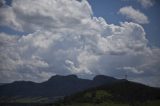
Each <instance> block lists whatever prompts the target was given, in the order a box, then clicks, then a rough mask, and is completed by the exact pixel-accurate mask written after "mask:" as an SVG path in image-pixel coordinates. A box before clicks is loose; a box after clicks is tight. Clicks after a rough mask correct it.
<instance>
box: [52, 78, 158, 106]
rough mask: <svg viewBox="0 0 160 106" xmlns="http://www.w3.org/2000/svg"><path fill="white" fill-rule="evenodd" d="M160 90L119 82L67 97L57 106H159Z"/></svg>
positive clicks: (125, 81)
mask: <svg viewBox="0 0 160 106" xmlns="http://www.w3.org/2000/svg"><path fill="white" fill-rule="evenodd" d="M159 105H160V89H159V88H153V87H149V86H145V85H143V84H139V83H135V82H130V81H127V80H119V81H117V82H113V83H110V84H105V85H103V86H99V87H95V88H91V89H88V90H85V91H83V92H79V93H77V94H74V95H71V96H67V97H65V98H64V99H63V100H61V101H58V102H57V103H56V104H55V106H159Z"/></svg>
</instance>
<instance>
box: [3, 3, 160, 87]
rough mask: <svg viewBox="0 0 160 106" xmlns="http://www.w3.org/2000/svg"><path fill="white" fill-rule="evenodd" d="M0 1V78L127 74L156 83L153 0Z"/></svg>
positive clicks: (158, 24)
mask: <svg viewBox="0 0 160 106" xmlns="http://www.w3.org/2000/svg"><path fill="white" fill-rule="evenodd" d="M0 3H1V7H0V44H1V45H0V82H12V81H15V80H30V81H35V82H42V81H44V80H47V79H48V78H49V77H51V76H53V75H57V74H60V75H68V74H76V75H78V76H79V77H82V78H91V77H93V76H95V75H98V74H103V75H109V76H113V77H116V78H124V75H125V74H126V73H128V76H129V80H132V81H138V82H142V83H145V84H149V85H152V86H160V83H159V82H160V77H159V76H160V71H159V70H160V66H159V63H160V42H159V40H160V36H159V33H160V29H159V28H160V21H159V19H160V14H158V11H160V2H159V1H158V0H78V1H77V0H13V1H11V0H6V2H4V0H0Z"/></svg>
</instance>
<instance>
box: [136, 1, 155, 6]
mask: <svg viewBox="0 0 160 106" xmlns="http://www.w3.org/2000/svg"><path fill="white" fill-rule="evenodd" d="M137 1H138V2H139V3H140V4H141V5H142V6H143V7H144V8H148V7H151V6H153V5H154V0H137Z"/></svg>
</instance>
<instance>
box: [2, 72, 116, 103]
mask: <svg viewBox="0 0 160 106" xmlns="http://www.w3.org/2000/svg"><path fill="white" fill-rule="evenodd" d="M115 81H118V79H115V78H112V77H108V76H103V75H98V76H96V77H95V78H94V79H93V80H88V79H81V78H78V77H77V76H76V75H68V76H60V75H56V76H53V77H51V78H50V79H48V80H47V81H45V82H42V83H35V82H31V81H15V82H13V83H10V84H5V85H1V86H0V102H17V101H19V100H21V99H22V98H24V99H23V101H24V102H25V100H26V101H33V99H32V100H28V98H37V97H38V98H39V97H40V99H44V98H49V101H50V98H52V101H54V100H57V98H63V97H64V96H67V95H71V94H74V93H76V92H80V91H83V90H86V89H88V88H92V87H96V86H100V85H103V84H109V83H112V82H115ZM15 98H16V99H15ZM26 98H27V99H26ZM45 100H46V99H45ZM46 101H47V100H46ZM42 102H44V101H42Z"/></svg>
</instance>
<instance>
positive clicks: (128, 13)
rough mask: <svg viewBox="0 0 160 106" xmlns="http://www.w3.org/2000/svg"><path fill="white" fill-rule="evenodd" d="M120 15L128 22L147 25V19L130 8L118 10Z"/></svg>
mask: <svg viewBox="0 0 160 106" xmlns="http://www.w3.org/2000/svg"><path fill="white" fill-rule="evenodd" d="M119 13H120V14H121V15H124V16H125V17H126V18H127V19H128V20H131V21H133V22H136V23H139V24H148V23H149V20H148V17H147V16H146V15H145V14H143V13H142V12H140V11H139V10H136V9H134V8H133V7H132V6H126V7H122V8H120V10H119Z"/></svg>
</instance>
